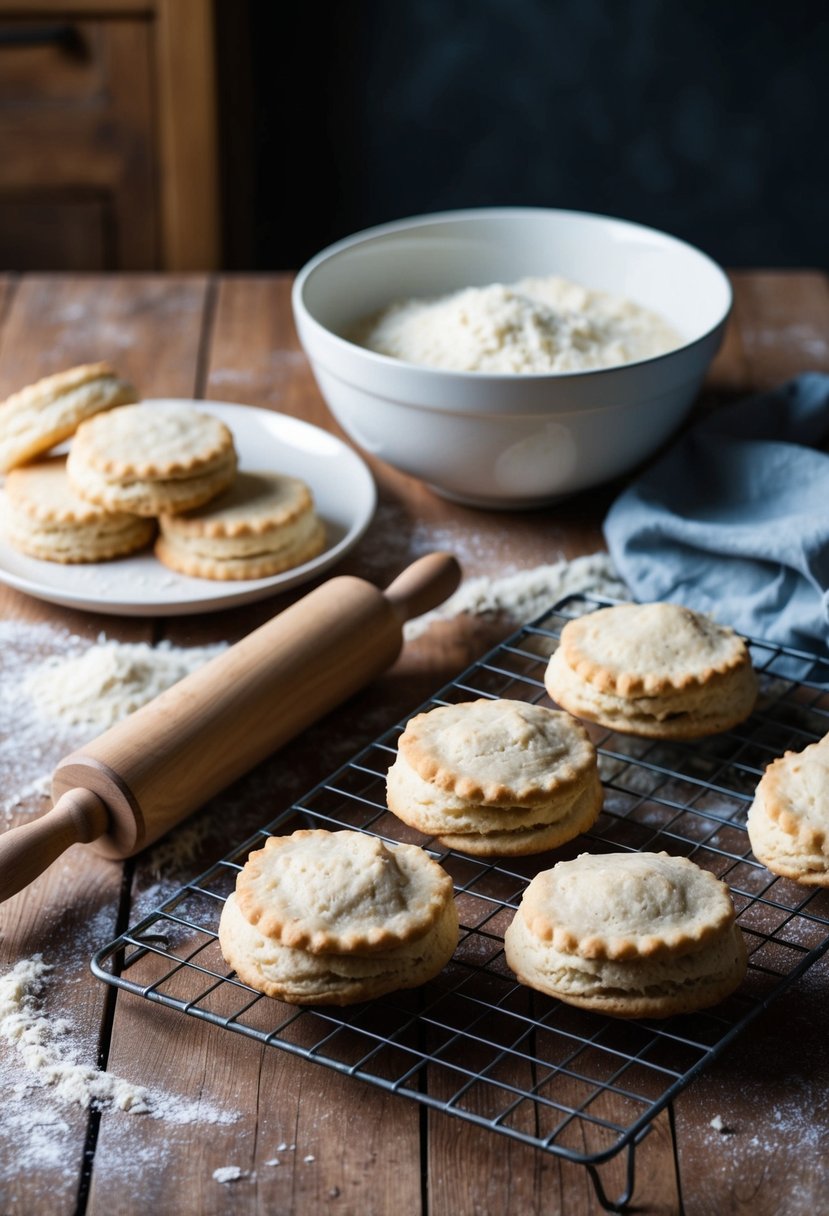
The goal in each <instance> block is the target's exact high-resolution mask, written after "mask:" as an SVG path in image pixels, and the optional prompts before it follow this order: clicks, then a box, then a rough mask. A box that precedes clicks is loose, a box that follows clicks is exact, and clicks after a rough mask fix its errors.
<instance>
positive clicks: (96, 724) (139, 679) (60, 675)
mask: <svg viewBox="0 0 829 1216" xmlns="http://www.w3.org/2000/svg"><path fill="white" fill-rule="evenodd" d="M225 649H226V647H225V646H224V644H220V645H216V646H193V647H188V648H186V649H185V648H182V647H178V646H172V645H171V644H170V643H169V642H161V643H159V645H158V646H149V645H148V644H147V643H146V642H113V641H107V640H105V639H99V641H98V644H97V645H95V646H90V647H89V648H88V649H87V650H85V651H84V652H83V653H82V654H79V655H77V656H69V657H67V656H65V655H51V656H50V657H49V658H48V659H46V660H45V662H43V663H42V664H41V665H40V666H39V667H38V668H36V670H35V671H34V672H32V674H31V676H29V677H28V679H27V680H26V682H25V689H26V691H27V692H28V693H29V695H30V696H31V698H32V700H33V701H34V703H35V705H36V706H37V709H38V711H39V712H40V713H41V714H43V715H44V716H45V717H48V718H52V719H57V720H58V721H59V722H61V723H62V724H65V725H68V726H77V727H83V728H84V729H85V730H89V731H95V732H100V731H103V730H106V729H107V728H108V727H110V726H112V725H113V724H114V723H115V722H119V721H120V720H121V719H122V718H125V717H126V716H127V714H130V713H132V712H133V711H134V710H136V709H139V708H140V707H141V706H142V705H146V704H147V702H148V701H151V700H152V699H153V697H157V696H158V694H159V693H161V692H164V690H165V689H166V688H169V687H170V685H171V684H175V683H177V682H178V681H179V680H181V679H183V678H184V677H185V676H186V675H189V674H190V673H191V672H193V671H195V670H196V669H197V668H198V667H201V666H203V664H204V663H206V662H207V661H208V660H209V659H212V658H215V657H216V655H217V654H221V652H222V651H223V650H225Z"/></svg>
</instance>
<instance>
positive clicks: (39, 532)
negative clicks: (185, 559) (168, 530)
mask: <svg viewBox="0 0 829 1216" xmlns="http://www.w3.org/2000/svg"><path fill="white" fill-rule="evenodd" d="M0 529H2V533H3V535H4V537H5V539H6V540H8V542H9V544H11V545H13V546H14V548H15V549H19V550H20V551H21V552H22V553H28V554H29V555H30V556H31V557H39V558H42V559H43V560H44V561H49V562H63V563H65V564H68V563H73V562H100V561H104V560H106V559H108V558H112V557H124V556H125V555H126V554H128V553H134V552H135V551H136V550H137V549H143V548H144V546H145V545H148V544H149V543H150V541H151V540H152V538H153V536H154V535H155V524H154V522H153V520H151V519H141V518H140V517H139V516H137V515H126V514H123V513H121V512H118V513H114V512H109V511H102V510H101V508H100V507H96V506H93V504H92V503H89V502H86V501H85V500H84V499H83V498H79V497H78V495H77V494H76V493H75V492H74V490H73V489H72V487H71V486H70V484H69V479H68V478H67V476H66V459H65V457H63V456H52V457H49V458H47V459H46V460H41V461H38V462H37V463H35V464H29V465H26V466H25V467H23V468H21V469H12V471H11V472H10V473H9V475H8V477H7V478H6V486H5V491H4V492H3V493H2V495H0Z"/></svg>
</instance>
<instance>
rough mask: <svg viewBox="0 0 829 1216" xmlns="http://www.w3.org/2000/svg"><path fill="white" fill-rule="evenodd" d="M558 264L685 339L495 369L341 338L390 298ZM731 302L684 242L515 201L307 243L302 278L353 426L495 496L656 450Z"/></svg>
mask: <svg viewBox="0 0 829 1216" xmlns="http://www.w3.org/2000/svg"><path fill="white" fill-rule="evenodd" d="M548 274H557V275H561V276H563V277H564V278H567V279H571V280H573V281H574V282H576V283H580V284H582V285H583V286H585V287H590V288H594V289H599V290H602V291H607V292H611V293H613V294H615V295H620V296H625V297H627V298H629V299H632V300H635V301H636V302H637V303H638V304H642V305H644V306H645V307H647V308H651V309H653V310H654V311H656V312H658V313H660V314H661V315H662V316H663V317H664V318H665V319H666V320H667V321H668V322H669V323H670V324H671V325H673V327H674V328H675V329H676V330H677V331H678V332H679V333H680V334H681V335H682V337H683V339H684V341H683V344H682V345H681V346H680V347H679V348H677V349H676V350H672V351H669V352H668V353H667V354H664V355H659V356H657V357H655V358H651V359H644V360H641V361H640V362H637V363H627V364H624V365H622V366H619V367H614V368H606V369H598V370H590V371H581V372H567V373H550V374H546V373H545V374H530V375H517V374H507V375H491V374H486V373H481V372H456V371H444V370H442V369H436V368H430V367H421V366H417V365H415V364H412V363H407V362H404V361H402V360H399V359H394V358H390V357H388V356H386V355H379V354H376V353H374V352H373V351H369V350H366V349H365V348H363V347H361V346H358V345H357V344H355V343H354V342H350V341H348V340H347V339H346V338H345V337H343V335H344V334H346V333H348V332H349V331H350V330H351V329H352V327H353V326H354V325H355V323H356V322H358V321H359V320H361V319H362V318H364V317H366V316H368V315H369V314H371V313H372V312H374V311H375V310H377V309H379V308H382V307H383V306H385V305H386V304H389V303H391V302H392V301H393V300H398V299H402V298H407V297H411V296H421V297H429V296H438V295H443V294H446V293H448V292H452V291H457V290H459V289H460V288H463V287H471V286H485V285H486V284H489V283H496V282H500V283H511V282H514V281H516V280H517V279H520V278H523V277H525V276H541V275H548ZM730 307H731V288H730V285H729V282H728V279H727V278H726V276H725V274H724V273H723V271H722V270H721V269H720V268H719V267H718V266H717V265H716V264H715V263H714V262H712V261H711V259H710V258H708V257H706V255H705V254H703V253H701V252H700V251H699V250H697V249H695V248H693V246H691V245H688V244H686V243H685V242H683V241H679V240H677V239H675V238H674V237H671V236H667V235H666V234H665V233H662V232H657V231H656V230H655V229H652V228H645V227H642V226H641V225H640V224H631V223H628V222H626V221H624V220H617V219H611V218H608V217H605V216H599V215H589V214H586V213H582V212H576V211H555V210H545V209H536V208H512V207H507V208H487V209H478V210H471V211H454V212H444V213H442V214H435V215H425V216H417V217H415V218H413V219H408V220H401V221H399V222H396V223H392V224H384V225H382V226H380V227H378V228H371V229H368V230H367V231H365V232H359V233H357V234H356V235H355V236H351V237H348V238H347V239H346V240H343V241H339V242H338V243H337V244H335V245H331V246H330V247H329V248H327V249H324V250H323V251H322V252H321V253H319V254H317V256H316V257H314V258H312V259H311V261H310V262H308V263H307V264H306V265H305V266H304V267H303V268H302V270H301V271H300V273H299V275H298V277H297V279H296V281H295V284H294V289H293V309H294V319H295V321H296V326H297V331H298V333H299V338H300V341H301V342H302V345H303V347H304V349H305V352H306V354H307V355H308V358H309V359H310V362H311V366H312V368H313V371H314V374H315V376H316V379H317V383H318V384H319V387H320V391H321V392H322V394H323V396H324V398H325V400H326V401H327V402H328V405H329V407H330V409H331V410H332V412H333V414H334V415H335V417H336V418H337V419H338V420H339V422H340V424H341V425H342V426H343V428H344V429H345V430H346V432H347V433H348V434H349V435H350V436H351V438H352V439H354V440H355V442H356V443H358V444H359V445H360V446H361V447H362V448H364V449H365V450H366V451H367V452H370V453H372V454H373V455H375V456H378V457H380V458H381V459H382V460H385V461H388V462H389V464H392V465H394V466H395V467H396V468H398V469H401V470H402V471H403V472H404V473H409V474H411V475H413V476H415V477H418V478H420V479H422V480H423V481H425V482H426V483H427V484H428V485H430V486H431V487H432V488H433V489H434V490H436V491H437V492H438V493H439V494H442V495H444V496H445V497H448V498H452V499H456V500H458V501H460V502H465V503H469V504H471V505H474V506H483V507H501V508H516V507H533V506H539V505H542V504H545V503H549V502H552V501H555V500H556V499H557V498H560V497H562V496H564V495H567V494H572V493H574V492H575V491H577V490H583V489H585V488H587V487H588V486H593V485H597V484H599V483H601V482H603V481H607V480H608V479H609V478H612V477H615V476H617V475H619V474H621V473H624V472H626V471H627V470H629V469H631V468H633V467H634V466H635V465H636V464H637V463H638V462H639V461H641V460H643V459H644V457H646V456H647V455H649V453H651V452H653V451H654V450H655V449H656V448H657V447H658V446H659V445H660V444H661V443H662V442H663V440H664V439H666V438H667V436H669V435H670V434H671V432H672V431H673V430H674V429H675V428H676V427H677V426H678V425H679V423H680V422H681V421H682V419H683V417H684V416H685V415H686V413H687V411H688V409H689V408H690V406H691V403H692V401H693V399H694V397H695V395H696V393H697V391H698V389H699V387H700V384H701V382H702V379H703V377H704V375H705V372H706V369H707V368H708V365H709V363H710V362H711V359H712V358H713V356H714V355H715V353H716V351H717V348H718V347H719V345H720V341H721V339H722V333H723V329H724V326H725V321H726V318H727V316H728V312H729V309H730Z"/></svg>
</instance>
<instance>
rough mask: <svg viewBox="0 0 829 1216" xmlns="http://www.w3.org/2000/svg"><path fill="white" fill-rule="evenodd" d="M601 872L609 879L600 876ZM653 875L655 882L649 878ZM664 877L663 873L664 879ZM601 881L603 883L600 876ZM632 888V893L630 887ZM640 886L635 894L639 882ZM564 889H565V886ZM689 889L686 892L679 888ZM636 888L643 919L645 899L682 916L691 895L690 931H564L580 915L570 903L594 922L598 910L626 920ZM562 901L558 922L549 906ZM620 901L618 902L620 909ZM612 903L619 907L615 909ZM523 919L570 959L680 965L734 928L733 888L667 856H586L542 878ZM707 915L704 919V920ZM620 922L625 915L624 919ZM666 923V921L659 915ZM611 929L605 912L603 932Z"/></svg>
mask: <svg viewBox="0 0 829 1216" xmlns="http://www.w3.org/2000/svg"><path fill="white" fill-rule="evenodd" d="M602 869H604V870H605V871H606V874H605V875H604V876H603V875H602ZM649 869H650V871H651V874H649V873H648V870H649ZM660 871H661V873H660ZM591 875H592V876H593V878H594V882H593V885H594V886H596V887H597V888H598V889H597V890H596V892H595V897H594V899H593V903H592V905H591V903H590V901H589V900H588V899H587V898H586V897H584V893H585V892H586V891H587V890H588V881H587V880H588V879H589V877H590V876H591ZM596 875H599V878H598V880H596V879H595V876H596ZM626 880H627V885H626ZM637 881H638V883H639V889H638V890H637V887H636V882H637ZM565 884H566V885H565ZM680 886H684V888H685V889H684V891H680V890H679V887H680ZM630 888H632V889H633V890H634V891H636V892H637V902H636V903H634V905H633V911H634V912H636V911H639V912H642V914H643V918H644V913H643V911H642V910H643V904H640V902H639V901H641V900H642V899H643V898H644V899H647V897H648V894H649V891H648V888H650V892H652V893H653V895H654V897H655V895H656V894H662V895H664V896H667V897H668V898H669V899H673V901H674V903H675V904H676V906H677V908H678V910H679V911H681V912H682V913H683V914H685V913H686V912H687V906H688V897H689V896H691V895H693V897H694V900H695V903H696V910H697V915H696V919H695V920H692V921H691V923H690V924H689V925H681V924H680V925H677V926H676V927H675V928H672V929H666V928H664V927H663V928H662V929H661V931H659V932H656V931H651V930H648V929H644V930H643V931H642V932H634V930H633V929H632V928H631V927H628V928H627V929H626V930H620V931H619V932H617V933H613V932H610V933H608V932H607V931H603V932H598V931H593V930H591V931H588V932H587V933H585V932H584V931H583V930H580V929H574V928H573V926H572V925H567V924H566V923H562V922H563V921H564V920H566V918H567V916H570V917H571V919H572V918H573V917H574V916H575V917H576V918H577V916H578V912H579V906H578V902H576V904H575V908H574V909H573V908H568V906H567V899H568V895H569V896H573V895H574V896H575V899H576V901H578V900H579V899H580V898H582V897H584V898H585V902H584V906H583V908H582V910H581V912H582V915H587V916H588V917H589V916H591V915H593V914H594V912H595V911H596V910H598V909H602V910H603V911H606V910H607V909H613V911H614V913H616V915H617V919H620V918H621V919H622V920H624V917H625V915H626V914H627V913H626V909H625V908H624V907H623V906H622V903H623V901H624V900H625V899H626V898H627V899H629V892H630ZM557 896H558V900H559V904H560V906H561V911H560V912H559V914H558V915H556V916H554V914H553V912H552V911H551V905H554V903H555V900H556V897H557ZM617 901H620V902H617ZM614 903H616V904H617V907H616V908H613V905H614ZM521 909H522V913H521V914H522V916H523V918H524V920H525V921H526V923H527V926H528V928H529V930H530V931H531V932H532V933H533V934H534V935H535V937H537V938H538V940H539V941H541V942H547V943H549V944H550V945H551V946H552V947H553V948H554V949H555V950H558V951H560V952H561V953H564V954H578V955H579V956H580V957H582V958H585V959H607V960H609V961H618V960H625V959H632V958H643V959H647V958H658V957H660V956H666V955H672V956H674V957H676V956H678V955H681V954H684V953H689V952H692V951H694V950H696V949H697V948H698V947H699V946H700V945H701V943H703V942H705V941H706V940H710V939H712V938H715V937H717V936H718V935H719V934H720V933H721V932H722V931H723V929H724V928H725V927H726V926H728V925H729V924H731V923H732V922H733V920H734V915H735V913H734V904H733V901H732V899H731V895H730V893H729V890H728V887H727V886H726V885H725V883H723V882H722V881H721V880H720V879H718V878H717V877H715V875H713V874H711V873H710V872H709V871H708V870H703V869H702V868H701V867H700V866H697V865H696V864H695V863H694V862H692V861H690V860H689V859H688V858H686V857H675V856H672V855H670V854H668V853H664V852H663V853H636V852H633V853H624V854H622V853H608V854H592V853H582V854H580V855H579V856H578V857H577V858H576V859H575V860H574V861H563V862H559V863H558V864H557V865H555V866H553V867H552V868H551V869H550V870H545V871H542V872H541V873H540V874H537V875H536V876H535V878H534V879H533V880H532V882H531V883H530V885H529V886H528V887H527V889H526V891H525V892H524V896H523V898H522V901H521ZM703 913H704V915H703ZM620 914H621V915H620ZM661 918H662V919H663V920H666V919H667V913H666V912H663V913H662V914H661ZM608 921H612V918H611V916H610V912H609V911H607V914H606V916H605V917H604V920H603V924H607V923H608Z"/></svg>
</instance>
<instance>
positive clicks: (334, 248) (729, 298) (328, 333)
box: [291, 206, 734, 385]
mask: <svg viewBox="0 0 829 1216" xmlns="http://www.w3.org/2000/svg"><path fill="white" fill-rule="evenodd" d="M522 215H527V216H541V215H549V216H557V217H561V218H568V219H580V220H588V221H591V220H595V221H597V222H604V223H612V224H618V225H620V226H621V227H623V228H628V229H632V230H634V231H638V232H642V233H647V234H648V235H650V236H656V237H659V238H660V239H661V240H663V241H665V242H667V243H668V244H671V245H675V246H679V247H681V248H683V249H685V250H687V251H689V252H690V253H692V254H693V255H695V256H696V257H698V258H700V259H701V260H702V261H703V262H705V263H707V264H708V267H709V268H710V269H711V270H712V271H714V273H715V275H716V276H717V277H718V278H719V280H720V284H721V286H722V287H723V288H724V294H725V304H724V307H723V309H722V310H721V312H720V313H719V314H718V315H717V318H716V320H715V321H714V322H713V323H712V324H711V325H710V326H709V327H708V328H707V329H705V330H704V331H703V332H702V333H701V334H698V335H697V336H696V337H694V338H690V339H688V341H685V342H682V343H681V344H680V345H679V346H675V347H672V349H671V350H667V351H663V352H662V353H661V354H658V355H648V356H647V357H645V358H643V359H634V360H630V361H629V362H627V363H616V364H611V365H609V366H607V367H585V368H579V369H573V370H570V371H560V372H556V371H546V372H475V371H462V370H459V369H457V368H447V367H432V366H430V365H429V364H423V363H412V362H410V361H409V360H408V359H400V358H398V357H397V356H393V355H384V354H381V353H380V352H379V351H374V350H370V349H369V348H368V347H366V346H361V345H360V344H359V343H358V342H352V341H351V340H350V339H348V338H344V337H342V335H341V334H338V333H335V332H334V330H333V329H329V328H328V326H326V325H323V323H322V322H321V321H319V320H317V318H316V317H315V316H314V314H313V313H312V312H311V311H310V309H309V308H308V307H307V305H306V303H305V300H304V298H303V292H304V289H305V285H306V283H307V282H308V279H309V278H310V277H311V275H312V274H313V273H314V272H315V271H316V270H318V269H319V267H320V266H322V265H323V264H324V263H325V262H326V261H328V260H329V259H330V258H332V257H335V256H337V255H338V254H340V253H344V252H346V251H347V250H349V249H353V248H357V247H358V246H360V245H362V244H368V243H369V242H371V241H373V240H376V239H377V238H378V237H383V236H389V235H394V233H396V232H404V231H406V230H407V229H411V228H425V227H428V226H429V225H430V224H432V223H435V224H437V223H446V222H455V221H457V222H459V223H460V222H463V221H466V220H472V219H499V218H504V219H515V218H519V217H520V216H522ZM291 305H292V308H293V311H294V315H295V316H297V315H300V316H302V318H303V319H304V320H305V321H306V322H307V323H308V324H309V325H311V326H312V327H313V328H314V329H315V330H316V331H317V332H318V333H319V334H322V335H324V336H325V338H326V340H328V341H331V342H332V343H333V344H334V347H335V349H336V348H337V347H341V348H342V349H343V351H344V352H348V353H349V354H350V355H351V356H352V357H357V358H365V359H366V360H367V362H368V364H369V365H370V364H371V363H377V364H379V366H380V367H385V368H392V367H393V368H395V369H398V370H402V369H404V368H405V369H408V370H410V371H416V372H417V373H418V374H424V375H426V376H427V377H445V376H448V377H450V379H454V380H463V381H467V380H469V381H472V382H473V383H474V382H476V381H478V382H480V381H481V380H482V379H486V380H488V381H489V382H495V383H497V382H503V383H504V384H513V385H514V384H515V383H516V381H518V380H520V381H521V382H528V383H530V382H533V381H549V380H554V381H556V382H560V381H566V380H570V379H579V380H580V379H583V378H584V377H586V376H593V377H596V376H599V375H607V374H610V373H615V374H617V375H618V374H619V373H620V372H626V371H628V370H629V369H633V368H641V367H643V366H650V365H653V364H657V363H659V362H661V361H663V360H668V359H671V358H675V357H676V356H677V355H679V354H680V353H684V352H687V351H690V350H691V349H692V348H693V347H695V346H697V345H699V344H702V343H704V342H706V341H707V340H709V339H710V338H711V337H712V336H713V335H714V334H715V333H716V332H717V331H718V330H719V329H720V328H721V327H722V326H724V325H725V322H726V321H727V320H728V317H729V315H730V313H731V311H732V309H733V306H734V290H733V288H732V286H731V281H730V279H729V277H728V275H727V274H726V272H725V270H724V269H723V268H722V266H720V264H719V262H717V261H716V260H715V259H714V258H712V257H711V256H710V254H707V253H705V252H704V250H702V249H700V248H699V247H698V246H697V245H693V244H691V242H690V241H686V240H683V238H682V237H678V236H674V235H673V234H672V233H670V232H665V231H664V230H663V229H661V228H654V227H653V226H652V225H649V224H642V223H640V222H639V221H637V220H628V219H624V218H623V217H621V216H615V215H606V214H603V213H601V212H597V211H579V210H574V209H570V208H561V207H541V206H497V207H462V208H456V209H450V210H446V211H432V212H425V213H423V214H420V215H410V216H406V217H404V218H402V219H397V220H389V221H386V222H385V223H382V224H375V225H373V226H371V227H369V228H362V229H360V230H359V231H357V232H354V233H352V234H351V235H349V236H345V237H341V238H340V239H339V240H337V241H334V242H332V243H331V244H330V245H326V246H325V247H324V248H323V249H320V250H319V252H317V253H315V254H314V255H313V256H312V257H311V258H309V259H308V261H306V262H305V263H304V264H303V265H302V266H301V267H300V269H299V270H298V271H297V273H296V276H295V278H294V282H293V285H292V287H291ZM355 352H359V353H355Z"/></svg>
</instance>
